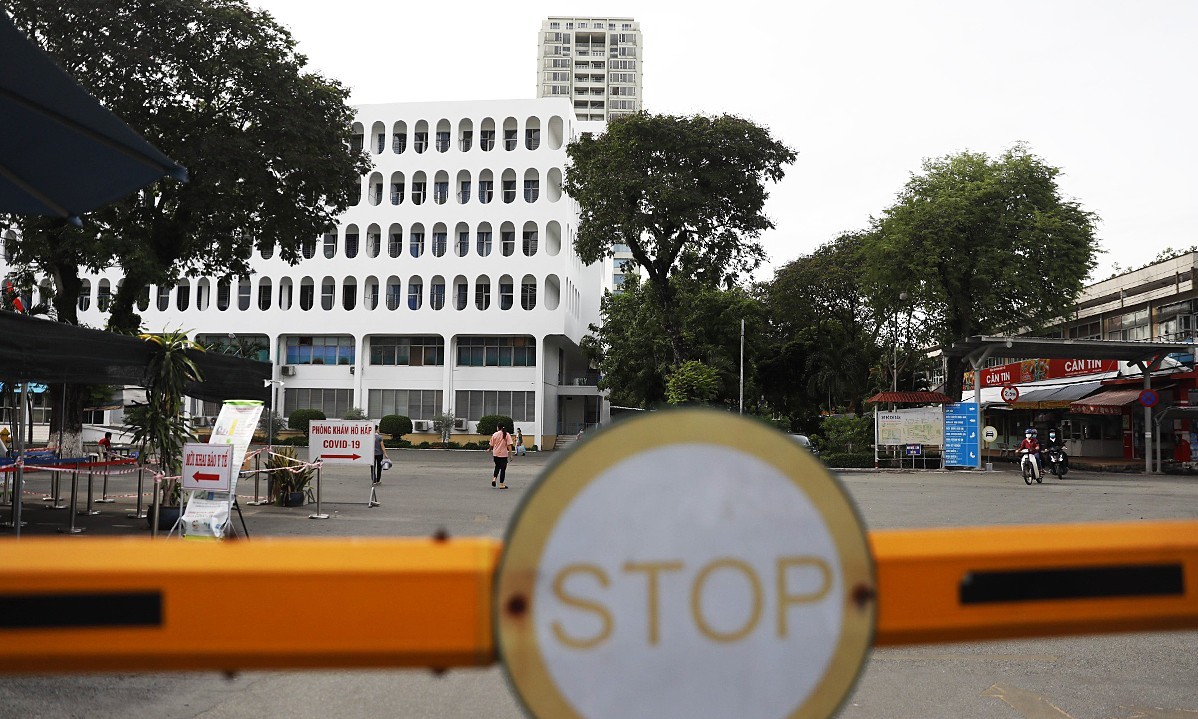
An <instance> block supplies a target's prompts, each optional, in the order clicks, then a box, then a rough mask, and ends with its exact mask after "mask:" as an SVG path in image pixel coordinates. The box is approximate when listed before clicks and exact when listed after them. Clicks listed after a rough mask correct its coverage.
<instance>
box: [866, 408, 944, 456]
mask: <svg viewBox="0 0 1198 719" xmlns="http://www.w3.org/2000/svg"><path fill="white" fill-rule="evenodd" d="M878 444H881V445H892V446H900V445H907V444H922V445H933V446H937V447H940V446H943V445H944V412H943V411H942V410H941V409H940V408H939V407H920V408H917V409H903V410H898V411H896V412H879V413H878Z"/></svg>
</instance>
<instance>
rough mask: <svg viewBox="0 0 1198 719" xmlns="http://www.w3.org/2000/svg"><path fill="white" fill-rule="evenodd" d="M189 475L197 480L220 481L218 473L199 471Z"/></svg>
mask: <svg viewBox="0 0 1198 719" xmlns="http://www.w3.org/2000/svg"><path fill="white" fill-rule="evenodd" d="M191 477H192V479H194V480H195V481H197V482H219V481H220V475H219V474H201V473H199V472H196V473H195V474H193V475H191Z"/></svg>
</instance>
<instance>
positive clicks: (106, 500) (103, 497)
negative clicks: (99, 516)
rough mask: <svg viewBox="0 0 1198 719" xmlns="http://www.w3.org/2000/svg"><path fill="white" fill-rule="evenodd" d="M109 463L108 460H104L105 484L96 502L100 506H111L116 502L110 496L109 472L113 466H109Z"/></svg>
mask: <svg viewBox="0 0 1198 719" xmlns="http://www.w3.org/2000/svg"><path fill="white" fill-rule="evenodd" d="M109 462H110V460H108V459H106V460H104V483H103V485H102V489H101V490H100V498H99V499H97V500H96V502H97V503H99V504H111V503H112V502H115V501H116V500H115V499H113V498H111V497H109V496H108V471H109V469H110V468H111V466H112V465H111V464H109Z"/></svg>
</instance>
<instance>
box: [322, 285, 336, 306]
mask: <svg viewBox="0 0 1198 719" xmlns="http://www.w3.org/2000/svg"><path fill="white" fill-rule="evenodd" d="M336 292H337V283H336V282H335V281H334V280H333V278H332V277H326V278H324V279H323V280H321V282H320V309H322V310H331V309H333V295H334V294H336Z"/></svg>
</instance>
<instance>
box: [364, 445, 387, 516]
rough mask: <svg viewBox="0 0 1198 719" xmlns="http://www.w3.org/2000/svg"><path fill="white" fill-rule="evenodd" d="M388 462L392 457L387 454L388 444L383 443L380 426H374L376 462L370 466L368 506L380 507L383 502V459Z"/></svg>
mask: <svg viewBox="0 0 1198 719" xmlns="http://www.w3.org/2000/svg"><path fill="white" fill-rule="evenodd" d="M384 460H386V462H387V464H390V463H391V457H390V456H389V455H388V454H387V445H385V444H383V435H382V434H380V433H379V430H378V427H375V428H374V464H373V465H372V466H371V467H370V499H368V500H367V501H366V506H367V507H368V508H369V507H379V506H382V502H379V495H378V486H379V485H380V484H382V483H383V461H384Z"/></svg>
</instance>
